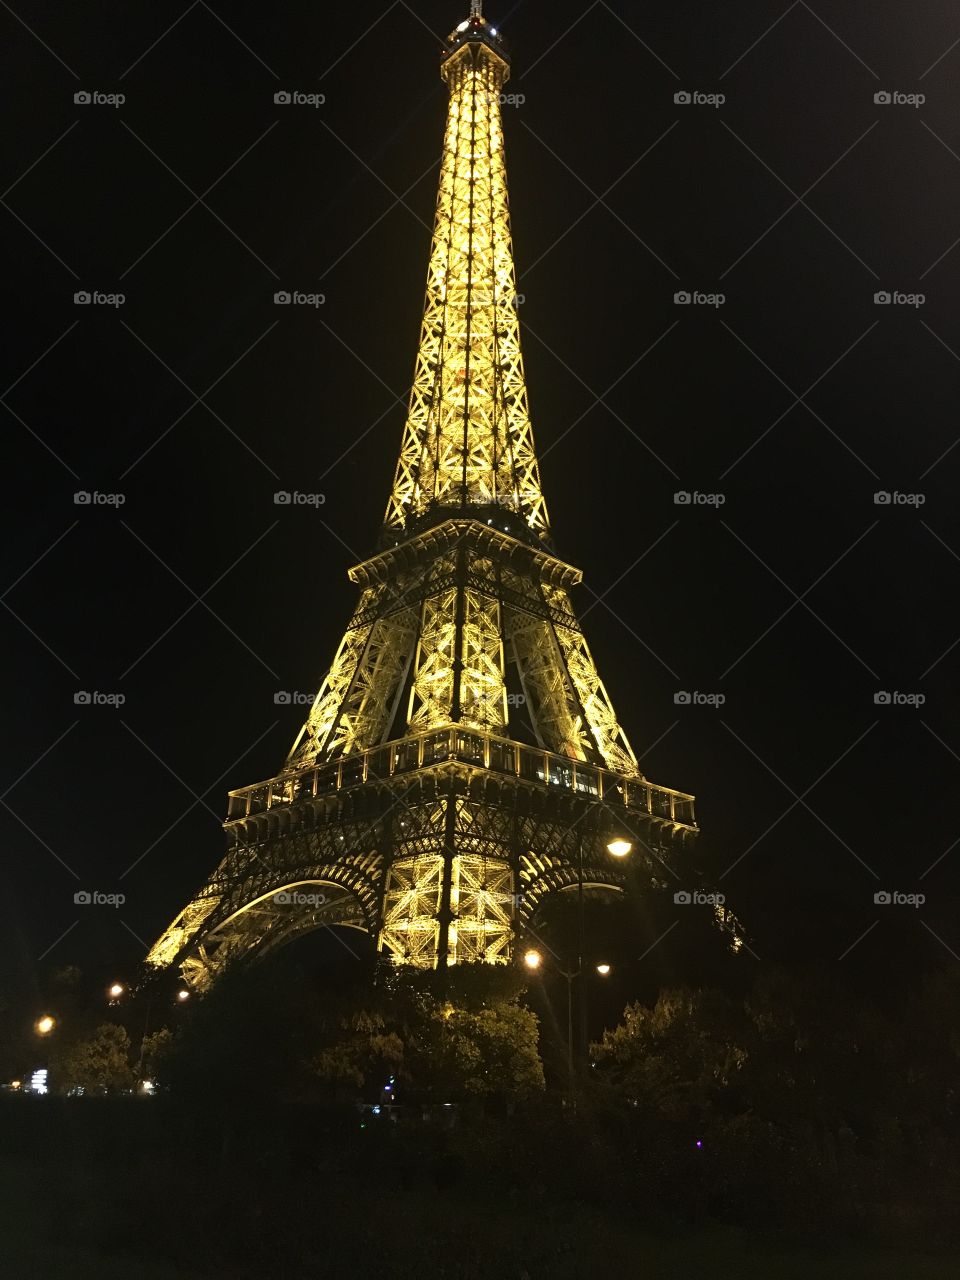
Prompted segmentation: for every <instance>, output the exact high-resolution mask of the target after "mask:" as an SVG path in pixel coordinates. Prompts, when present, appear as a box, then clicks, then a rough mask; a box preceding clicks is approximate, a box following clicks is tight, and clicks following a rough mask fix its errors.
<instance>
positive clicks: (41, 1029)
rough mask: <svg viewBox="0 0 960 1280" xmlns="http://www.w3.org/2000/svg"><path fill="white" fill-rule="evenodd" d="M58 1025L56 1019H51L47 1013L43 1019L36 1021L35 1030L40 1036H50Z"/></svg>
mask: <svg viewBox="0 0 960 1280" xmlns="http://www.w3.org/2000/svg"><path fill="white" fill-rule="evenodd" d="M56 1025H57V1020H56V1018H54V1017H51V1015H50V1014H49V1013H45V1014H44V1015H43V1017H41V1018H38V1019H37V1020H36V1022H35V1023H34V1026H33V1029H34V1030H35V1031H36V1033H37V1035H38V1036H48V1035H49V1034H50V1032H51V1031H52V1030H53V1029H54V1027H55V1026H56Z"/></svg>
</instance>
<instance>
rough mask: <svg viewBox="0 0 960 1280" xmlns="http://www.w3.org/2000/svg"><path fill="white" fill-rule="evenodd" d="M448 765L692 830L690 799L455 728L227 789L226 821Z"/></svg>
mask: <svg viewBox="0 0 960 1280" xmlns="http://www.w3.org/2000/svg"><path fill="white" fill-rule="evenodd" d="M448 761H459V762H461V763H464V764H470V765H474V766H477V767H479V768H483V769H487V770H489V771H490V772H491V773H492V774H498V775H501V776H511V777H515V778H520V779H522V780H525V781H527V782H531V783H540V784H542V785H546V786H556V787H564V788H565V789H566V790H568V791H573V792H576V793H577V794H578V795H582V796H584V797H585V798H586V797H592V798H595V799H597V800H606V801H607V803H611V802H612V803H615V804H618V805H623V806H624V807H625V808H628V809H632V810H635V811H637V810H639V811H645V812H646V813H648V814H650V815H651V817H653V818H657V819H660V820H662V821H665V822H670V823H674V824H676V825H678V826H682V827H687V828H689V829H690V830H694V829H695V828H696V817H695V813H694V797H693V796H691V795H688V794H687V793H686V792H683V791H674V790H672V789H671V788H670V787H658V786H656V785H655V784H654V783H652V782H647V781H646V780H644V779H640V778H626V777H624V776H623V775H622V774H618V773H614V772H612V771H611V770H609V769H601V768H598V767H597V766H596V765H592V764H587V763H584V762H583V761H580V760H571V759H570V758H569V757H567V756H561V755H556V754H555V753H553V752H551V751H543V750H541V749H540V748H539V747H530V746H527V745H526V744H525V743H522V742H513V741H511V740H510V739H508V738H499V737H497V736H496V735H495V734H492V733H485V732H484V731H483V730H481V729H469V728H463V727H460V726H457V725H452V726H449V727H447V728H443V729H428V730H426V731H425V732H424V733H420V734H417V735H415V736H413V737H409V738H402V739H400V740H398V741H396V742H385V743H383V744H382V745H381V746H378V747H371V748H370V749H369V750H367V751H358V752H356V753H355V754H351V755H345V756H341V757H340V758H339V759H338V760H333V761H327V762H323V763H318V764H314V765H308V766H307V767H306V768H303V769H297V770H296V771H294V772H291V773H284V774H281V775H280V776H279V777H276V778H272V779H271V780H270V781H268V782H259V783H254V784H253V786H249V787H241V788H240V789H239V790H236V791H231V792H230V793H229V802H228V809H227V823H228V824H230V823H233V822H240V821H243V820H244V819H245V818H250V817H254V816H256V815H257V814H261V813H267V812H269V811H270V810H271V809H278V808H282V807H287V806H289V805H292V804H296V803H297V802H299V801H308V800H311V799H314V798H318V797H323V796H328V795H333V794H335V793H336V792H337V791H343V790H345V789H346V788H348V787H355V786H360V785H361V784H363V783H365V782H370V781H375V780H377V779H384V780H387V779H390V778H395V777H397V775H399V774H405V773H413V772H415V771H416V770H418V769H424V768H429V767H430V766H432V765H438V764H444V763H446V762H448Z"/></svg>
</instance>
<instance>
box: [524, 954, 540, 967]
mask: <svg viewBox="0 0 960 1280" xmlns="http://www.w3.org/2000/svg"><path fill="white" fill-rule="evenodd" d="M523 963H524V964H525V965H526V966H527V968H528V969H539V968H540V965H541V964H542V963H543V956H542V955H541V954H540V952H539V951H532V950H531V951H528V952H526V954H525V955H524V957H523Z"/></svg>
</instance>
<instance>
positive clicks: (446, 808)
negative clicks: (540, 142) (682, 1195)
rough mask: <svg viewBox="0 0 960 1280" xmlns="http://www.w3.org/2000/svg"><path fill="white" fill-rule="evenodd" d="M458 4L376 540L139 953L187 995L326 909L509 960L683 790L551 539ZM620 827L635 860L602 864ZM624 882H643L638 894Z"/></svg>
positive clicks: (400, 940)
mask: <svg viewBox="0 0 960 1280" xmlns="http://www.w3.org/2000/svg"><path fill="white" fill-rule="evenodd" d="M509 73H510V60H509V57H508V55H507V53H506V51H505V48H504V46H503V42H502V39H501V37H500V35H499V34H498V32H497V30H496V29H495V28H494V27H493V26H491V25H490V24H489V23H488V22H486V21H485V19H484V18H483V16H482V14H481V12H480V3H479V0H473V4H472V9H471V14H470V17H469V18H467V19H466V20H465V21H464V22H461V23H460V25H459V26H458V27H457V28H456V30H455V31H453V32H452V33H451V34H450V36H449V38H448V39H447V41H446V44H445V47H444V52H443V56H442V61H441V75H442V77H443V79H444V81H445V82H446V84H447V87H448V89H449V93H450V101H449V109H448V113H447V125H446V134H445V138H444V149H443V161H442V167H441V172H440V189H439V195H438V198H437V212H436V221H435V225H434V232H433V242H432V247H431V251H430V263H429V267H428V271H427V291H426V304H425V308H424V318H423V327H422V330H421V336H420V347H419V351H418V354H417V362H416V371H415V374H414V382H413V389H412V392H411V396H410V406H409V412H408V416H407V421H406V426H405V428H404V432H403V442H402V445H401V448H400V459H399V463H398V465H397V471H396V478H395V481H394V485H393V490H392V492H391V494H390V498H389V502H388V504H387V513H386V520H385V525H384V533H383V538H382V540H381V544H380V550H379V552H378V554H376V555H374V556H372V557H371V558H370V559H368V560H365V561H364V562H363V563H362V564H358V565H355V566H354V567H353V568H352V569H351V570H350V578H351V580H352V581H353V582H355V583H356V584H357V586H358V587H359V588H360V599H359V603H358V604H357V607H356V611H355V612H354V615H353V617H352V618H351V619H350V622H349V624H348V626H347V630H346V634H345V635H344V638H343V640H342V642H341V644H340V647H339V649H338V650H337V653H336V656H335V657H334V659H333V663H332V665H331V667H330V670H329V672H328V674H327V676H326V679H325V680H324V682H323V685H322V687H321V688H320V691H319V693H318V694H317V697H316V700H315V701H314V704H313V706H312V709H311V712H310V715H309V718H308V719H307V722H306V724H305V725H304V726H303V729H302V730H301V732H300V735H299V737H298V738H297V740H296V742H295V743H294V746H293V749H292V750H291V752H290V754H289V756H288V758H287V761H286V763H285V765H284V766H283V768H282V770H281V771H280V773H279V774H278V775H277V776H276V777H274V778H271V779H270V780H269V781H266V782H261V783H257V784H256V785H254V786H250V787H244V788H242V789H240V790H238V791H232V792H231V793H230V798H229V813H228V817H227V821H226V823H225V829H226V831H227V835H228V838H229V846H230V847H229V850H228V852H227V854H226V856H225V857H224V859H223V861H222V862H221V864H220V866H219V867H218V868H217V870H216V871H215V872H214V873H213V875H212V876H211V877H210V879H209V880H208V882H207V883H206V885H204V887H203V888H202V889H201V890H200V892H199V893H198V894H197V895H196V897H195V898H194V899H193V900H192V901H191V902H190V903H189V904H188V905H187V906H186V907H185V908H184V910H183V911H182V912H181V913H180V915H179V916H178V917H177V918H176V920H175V921H174V922H173V924H171V925H170V927H169V928H168V929H167V930H166V932H165V933H164V934H163V935H162V937H161V938H160V939H159V940H158V941H157V943H156V944H155V945H154V946H153V948H152V949H151V951H150V953H149V956H148V958H147V959H148V964H150V965H152V966H155V967H157V968H168V967H170V966H173V965H179V966H180V967H181V970H182V973H183V976H184V978H185V979H186V980H187V981H188V982H190V983H192V984H193V985H195V986H197V987H200V988H203V987H205V986H207V985H209V983H210V982H211V981H212V980H213V979H214V978H215V977H216V976H217V975H218V974H219V973H220V972H222V971H223V969H224V968H225V967H226V966H227V965H228V964H229V963H230V962H231V961H232V960H233V959H235V958H237V957H240V956H253V955H255V954H261V953H266V952H268V951H270V950H272V949H273V948H275V947H277V946H280V945H282V944H284V943H286V942H287V941H289V940H291V939H292V938H295V937H298V936H300V935H302V934H304V933H306V932H309V931H311V930H315V929H318V928H321V927H323V926H352V927H354V928H358V929H362V930H365V931H367V932H368V933H370V934H371V935H373V936H374V937H375V938H376V946H377V948H378V950H379V952H380V953H382V955H383V957H385V958H390V959H392V960H393V961H395V962H396V963H400V964H409V965H415V966H419V967H433V966H445V965H452V964H460V963H464V962H470V961H485V962H489V963H502V962H506V961H508V960H509V959H510V958H511V953H512V948H513V946H514V942H515V940H516V939H517V938H518V937H519V936H521V935H522V932H523V929H524V927H525V926H526V924H527V923H528V922H529V921H530V920H531V918H532V916H533V915H534V913H535V912H536V910H537V908H538V906H539V905H540V904H541V903H542V901H543V899H544V898H545V896H547V895H549V894H552V893H556V892H559V891H562V890H565V889H569V888H572V887H574V888H578V889H579V888H580V886H583V885H587V886H595V885H596V886H600V885H602V886H606V887H608V888H611V889H615V890H620V891H624V890H626V891H630V892H636V891H639V890H641V889H642V890H647V891H654V890H656V889H657V888H660V889H662V888H663V881H662V880H661V879H659V878H658V872H659V873H660V874H661V875H662V872H663V864H664V862H669V861H671V860H672V859H674V857H675V854H676V852H677V849H678V847H679V845H680V844H682V842H683V841H684V840H685V839H686V838H688V837H689V836H691V835H693V834H694V833H695V832H696V825H695V818H694V804H693V797H692V796H689V795H686V794H683V793H681V792H678V791H673V790H670V789H669V788H666V787H659V786H654V785H653V784H652V783H650V782H648V781H647V780H646V779H645V777H644V776H643V774H642V773H641V771H640V769H639V767H638V765H637V760H636V757H635V756H634V753H633V751H632V750H631V748H630V744H629V743H628V741H627V738H626V736H625V734H624V732H623V730H622V728H621V727H620V723H619V721H618V719H617V717H616V715H615V713H614V710H613V706H612V705H611V702H610V699H609V697H608V696H607V692H606V690H605V689H604V686H603V684H602V682H601V680H600V677H599V675H598V674H597V670H596V667H595V665H594V661H593V658H592V656H591V654H590V650H589V649H588V647H587V642H586V639H585V638H584V635H583V632H582V631H581V629H580V626H579V624H578V622H577V618H576V615H575V614H574V611H573V607H572V605H571V603H570V596H569V591H570V588H572V587H574V586H576V584H577V583H578V582H579V581H580V578H581V574H580V571H579V570H578V569H575V568H573V567H572V566H571V565H569V564H566V563H565V562H564V561H562V560H560V559H558V558H557V556H556V555H555V554H554V552H553V549H552V544H551V540H550V534H549V525H548V522H547V509H546V505H545V503H544V499H543V494H542V492H541V488H540V476H539V472H538V468H537V460H536V455H535V452H534V446H533V434H532V430H531V425H530V418H529V414H528V408H527V390H526V383H525V380H524V373H523V361H522V357H521V352H520V328H519V322H518V318H517V294H516V279H515V274H514V265H513V250H512V245H511V239H510V219H509V211H508V202H507V178H506V168H505V164H504V144H503V128H502V122H501V114H500V104H501V94H502V90H503V86H504V84H505V83H506V81H507V78H508V76H509ZM617 840H620V841H629V842H630V843H631V844H632V846H633V851H632V856H631V857H630V858H628V859H624V858H621V859H618V858H616V857H614V856H612V854H611V853H610V852H609V851H608V846H609V845H610V843H611V842H613V844H614V847H615V848H619V849H620V850H621V851H622V848H623V846H622V844H621V845H619V846H618V845H617V843H616V841H617ZM638 886H639V888H638Z"/></svg>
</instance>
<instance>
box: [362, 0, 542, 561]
mask: <svg viewBox="0 0 960 1280" xmlns="http://www.w3.org/2000/svg"><path fill="white" fill-rule="evenodd" d="M509 72H510V63H509V58H508V56H507V54H506V51H505V49H504V47H503V44H502V41H501V38H500V35H499V32H498V31H497V29H496V28H495V27H493V26H491V25H490V24H489V23H488V22H486V21H485V19H484V18H483V16H482V14H481V12H480V4H479V2H478V0H474V2H473V4H472V7H471V14H470V17H469V18H467V19H466V20H465V21H464V22H462V23H461V24H460V25H459V26H458V27H457V28H456V29H455V30H454V31H453V32H451V34H450V36H449V37H448V39H447V42H446V45H445V47H444V52H443V59H442V62H441V74H442V76H443V79H444V80H445V82H446V84H447V87H448V89H449V92H450V101H449V107H448V111H447V125H446V132H445V135H444V144H443V159H442V163H441V169H440V189H439V193H438V195H437V213H436V219H435V222H434V230H433V241H432V245H431V250H430V263H429V267H428V270H427V289H426V299H425V303H424V314H423V327H422V329H421V334H420V347H419V350H418V353H417V363H416V369H415V372H414V382H413V388H412V391H411V394H410V407H409V411H408V414H407V422H406V426H405V428H404V433H403V443H402V446H401V450H400V460H399V463H398V465H397V472H396V478H395V480H394V485H393V491H392V493H391V495H390V501H389V504H388V506H387V515H386V532H387V534H388V535H390V536H391V538H393V539H396V538H397V537H398V536H400V537H402V536H404V535H407V534H412V533H415V532H417V531H419V530H420V529H422V528H423V527H424V526H425V525H427V524H432V523H436V522H437V521H439V520H442V519H445V518H446V517H447V516H449V515H451V514H454V513H456V514H459V515H463V514H465V513H466V514H473V515H475V516H477V518H482V519H483V520H484V522H485V523H486V522H487V521H492V522H495V523H496V524H498V525H499V526H501V527H507V528H508V529H509V530H510V532H511V533H514V534H517V535H519V536H522V537H524V538H526V539H527V540H530V541H535V542H538V541H541V540H545V539H546V538H547V536H548V524H547V511H546V506H545V504H544V500H543V494H542V492H541V489H540V475H539V471H538V468H537V460H536V455H535V453H534V446H533V432H532V429H531V426H530V417H529V411H528V407H527V388H526V382H525V380H524V374H523V359H522V356H521V352H520V325H519V318H518V314H517V308H518V305H519V301H520V299H519V298H518V295H517V286H516V275H515V271H514V265H513V247H512V244H511V238H510V213H509V204H508V199H507V174H506V166H505V161H504V148H503V125H502V120H501V114H500V105H501V104H500V99H501V90H502V88H503V85H504V84H505V83H506V80H507V77H508V75H509Z"/></svg>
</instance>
